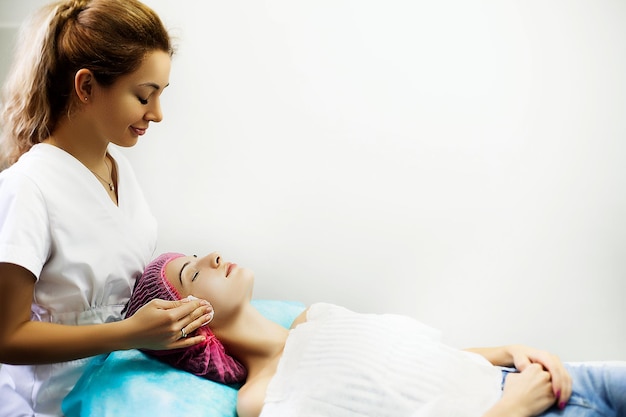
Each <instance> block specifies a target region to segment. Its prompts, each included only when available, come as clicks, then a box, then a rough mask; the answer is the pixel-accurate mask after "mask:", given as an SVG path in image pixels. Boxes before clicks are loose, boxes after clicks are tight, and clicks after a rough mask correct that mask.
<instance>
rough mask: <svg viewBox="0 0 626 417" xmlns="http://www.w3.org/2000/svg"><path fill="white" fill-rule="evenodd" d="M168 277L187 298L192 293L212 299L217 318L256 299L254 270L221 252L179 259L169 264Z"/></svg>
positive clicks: (167, 267) (167, 268)
mask: <svg viewBox="0 0 626 417" xmlns="http://www.w3.org/2000/svg"><path fill="white" fill-rule="evenodd" d="M165 276H166V278H167V279H168V281H169V282H170V283H171V284H172V285H173V286H174V288H176V289H177V290H178V292H179V294H180V295H181V296H182V297H183V298H184V297H187V296H189V295H192V296H194V297H197V298H201V299H203V300H207V301H208V302H210V303H211V305H212V306H213V310H214V311H215V319H218V318H219V316H220V315H222V314H224V313H227V312H229V311H231V310H233V309H235V310H236V309H238V308H239V307H240V306H242V305H243V304H244V303H245V304H247V303H248V302H249V301H250V299H251V298H252V290H253V286H254V274H253V273H252V271H251V270H249V269H247V268H241V267H239V266H237V264H235V263H232V262H227V261H225V260H224V259H223V258H222V256H221V255H220V254H219V253H217V252H213V253H210V254H208V255H207V256H204V257H202V258H198V257H195V256H183V257H180V258H176V259H174V260H172V261H170V262H169V263H168V264H167V265H166V267H165Z"/></svg>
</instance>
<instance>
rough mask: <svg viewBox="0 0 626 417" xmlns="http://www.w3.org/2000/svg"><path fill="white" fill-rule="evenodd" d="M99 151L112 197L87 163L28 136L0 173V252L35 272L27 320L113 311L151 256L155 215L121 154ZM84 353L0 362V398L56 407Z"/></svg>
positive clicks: (48, 410)
mask: <svg viewBox="0 0 626 417" xmlns="http://www.w3.org/2000/svg"><path fill="white" fill-rule="evenodd" d="M109 153H110V154H111V156H112V157H113V159H114V160H115V161H116V167H117V173H118V186H117V192H118V204H119V205H118V206H116V205H115V204H114V203H113V202H112V201H111V199H110V198H109V196H108V194H107V192H106V190H105V189H104V188H103V186H102V184H101V183H100V181H99V180H98V179H97V178H96V177H95V176H94V174H92V173H91V171H89V170H88V169H87V168H86V167H85V166H84V165H83V164H82V163H81V162H80V161H78V160H77V159H75V158H74V157H73V156H71V155H70V154H68V153H66V152H65V151H63V150H61V149H59V148H56V147H54V146H51V145H47V144H39V145H35V146H34V147H33V148H32V149H31V150H30V151H28V152H27V153H26V154H24V155H23V156H22V157H21V158H20V160H19V161H18V162H17V163H15V164H14V165H13V166H11V167H10V168H8V169H6V170H5V171H3V172H2V173H0V262H10V263H14V264H17V265H21V266H23V267H24V268H26V269H28V270H29V271H31V272H32V273H33V274H34V276H35V277H36V279H37V281H36V283H35V290H34V294H33V303H32V319H33V320H38V321H46V322H53V323H62V324H71V325H81V324H92V323H104V322H110V321H115V320H120V319H121V310H122V308H123V306H124V304H125V303H126V301H127V300H128V298H129V297H130V292H131V290H132V287H133V285H134V282H135V279H136V278H138V277H139V276H140V274H141V273H142V271H143V269H144V267H145V265H146V264H147V263H148V262H149V261H150V259H151V258H152V256H153V253H154V250H155V247H156V237H157V229H156V220H155V218H154V216H153V215H152V214H151V212H150V210H149V208H148V206H147V204H146V201H145V199H144V196H143V193H142V191H141V189H140V188H139V184H138V183H137V180H136V178H135V175H134V173H133V170H132V168H131V166H130V164H129V163H128V161H127V160H126V158H125V157H124V156H123V155H122V153H121V152H120V151H119V149H117V148H116V147H114V146H110V147H109ZM0 278H1V279H6V278H5V277H0ZM87 360H88V359H84V360H78V361H72V362H66V363H60V364H53V365H39V366H9V365H2V367H1V368H0V404H17V403H19V402H20V401H22V399H23V403H24V404H26V405H25V406H24V407H31V408H32V410H33V411H31V414H26V413H27V412H26V411H24V413H25V414H24V415H36V416H59V415H61V411H60V403H61V400H62V398H63V397H64V396H65V395H66V394H67V393H68V392H69V390H70V389H71V388H72V387H73V385H74V384H75V382H76V380H77V379H78V377H79V376H80V374H81V372H82V369H83V365H84V364H85V362H86V361H87ZM16 393H17V394H19V396H20V397H21V399H20V398H18V397H16V396H15V394H16ZM24 407H22V408H24ZM3 410H6V412H9V411H8V407H6V408H5V407H4V406H1V407H0V417H5V416H8V415H9V414H6V413H5V412H3ZM11 413H13V414H10V415H11V417H14V416H16V415H18V414H16V413H18V412H17V411H11ZM20 413H21V411H20ZM19 415H21V414H19Z"/></svg>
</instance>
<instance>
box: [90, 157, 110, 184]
mask: <svg viewBox="0 0 626 417" xmlns="http://www.w3.org/2000/svg"><path fill="white" fill-rule="evenodd" d="M107 159H108V158H107ZM104 165H106V166H107V169H108V170H109V178H111V180H110V181H107V180H105V179H104V178H102V177H101V176H100V175H98V173H97V172H96V171H94V170H92V169H91V168H90V169H89V171H91V172H93V174H94V175H95V176H96V177H98V178H99V179H100V181H102V182H103V183H105V184H106V185H108V186H109V190H111V191H115V187H114V186H113V172H112V168H111V167H109V164H107V161H106V159H105V160H104Z"/></svg>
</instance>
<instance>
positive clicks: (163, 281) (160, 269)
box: [124, 252, 247, 384]
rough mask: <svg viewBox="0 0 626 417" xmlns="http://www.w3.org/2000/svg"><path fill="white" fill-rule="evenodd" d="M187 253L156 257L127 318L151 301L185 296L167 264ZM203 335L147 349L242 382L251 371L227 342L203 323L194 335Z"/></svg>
mask: <svg viewBox="0 0 626 417" xmlns="http://www.w3.org/2000/svg"><path fill="white" fill-rule="evenodd" d="M181 256H185V255H183V254H180V253H173V252H169V253H164V254H162V255H160V256H159V257H157V258H156V259H154V260H153V261H152V262H151V263H150V264H148V266H147V267H146V269H145V270H144V273H143V275H142V276H141V278H139V279H138V280H137V282H136V283H135V289H134V290H133V294H132V295H131V297H130V300H129V301H128V304H126V307H125V309H124V310H125V312H126V317H130V316H132V315H133V314H135V313H136V312H137V310H139V308H141V306H143V305H145V304H146V303H148V302H149V301H150V300H153V299H155V298H160V299H163V300H180V299H181V296H180V294H179V293H178V291H177V290H176V288H174V287H173V286H172V284H170V282H169V281H168V280H167V278H166V277H165V266H166V265H167V264H168V263H169V262H170V261H171V260H173V259H176V258H180V257H181ZM198 334H203V335H204V336H205V337H206V340H205V341H204V342H202V343H199V344H197V345H194V346H191V347H188V348H181V349H173V350H148V349H142V351H143V352H145V353H147V354H149V355H151V356H154V357H155V358H157V359H159V360H160V361H162V362H165V363H168V364H170V365H172V366H174V367H176V368H179V369H183V370H185V371H187V372H191V373H192V374H195V375H198V376H201V377H204V378H207V379H210V380H212V381H216V382H221V383H224V384H235V383H241V382H243V381H244V380H245V379H246V376H247V371H246V369H245V368H244V366H243V365H242V364H241V363H239V362H238V361H237V360H236V359H235V358H233V357H232V356H230V355H229V354H228V353H226V350H225V349H224V345H222V343H221V342H220V341H219V340H218V339H217V338H216V337H215V335H214V334H213V332H212V331H211V329H210V328H209V326H203V327H201V328H199V329H198V330H196V331H195V332H194V333H193V335H198Z"/></svg>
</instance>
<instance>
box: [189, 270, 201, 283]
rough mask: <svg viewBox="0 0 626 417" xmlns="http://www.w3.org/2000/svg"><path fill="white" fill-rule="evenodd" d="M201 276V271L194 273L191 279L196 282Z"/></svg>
mask: <svg viewBox="0 0 626 417" xmlns="http://www.w3.org/2000/svg"><path fill="white" fill-rule="evenodd" d="M199 274H200V271H196V272H194V274H193V276H192V277H191V282H194V281H195V280H196V278H198V275H199Z"/></svg>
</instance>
